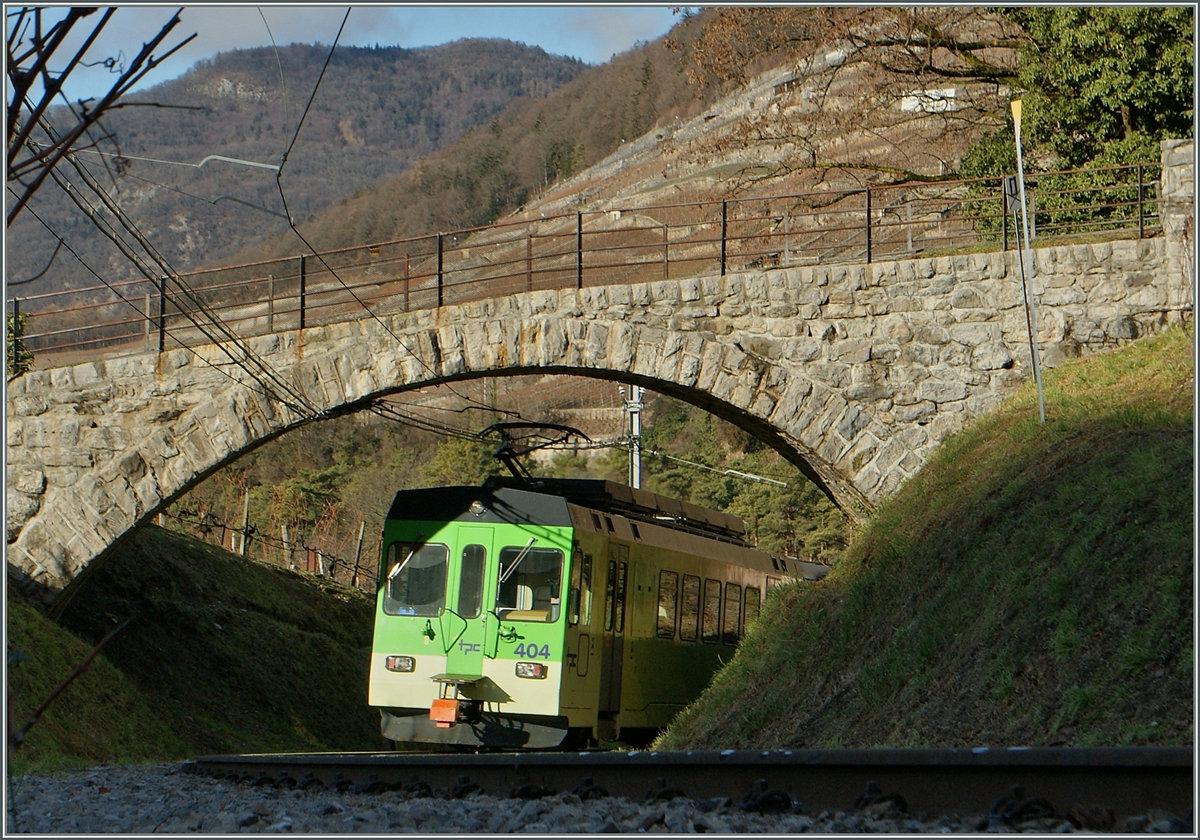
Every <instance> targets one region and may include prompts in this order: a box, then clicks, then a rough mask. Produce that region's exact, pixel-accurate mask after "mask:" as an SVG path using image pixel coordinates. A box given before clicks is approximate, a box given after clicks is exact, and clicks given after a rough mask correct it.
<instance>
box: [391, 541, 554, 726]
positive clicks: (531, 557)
mask: <svg viewBox="0 0 1200 840" xmlns="http://www.w3.org/2000/svg"><path fill="white" fill-rule="evenodd" d="M570 547H571V531H570V528H561V527H552V526H536V525H528V524H525V525H514V524H509V523H502V522H488V523H487V524H468V523H466V522H453V521H452V522H431V521H424V522H422V521H404V520H400V521H391V520H389V521H388V522H386V523H385V528H384V548H383V558H382V559H383V562H382V563H381V564H380V566H381V579H380V583H379V594H378V603H377V607H376V609H377V613H376V622H375V638H374V646H373V653H372V661H371V675H370V689H369V698H368V702H369V703H370V705H372V706H377V707H380V709H381V713H382V718H383V722H382V730H383V734H384V736H385V737H387V738H389V739H391V740H393V741H397V742H410V741H415V742H426V743H442V744H461V745H471V746H491V747H510V748H512V747H521V748H535V749H536V748H545V747H552V746H556V745H558V744H559V743H560V742H561V741H562V739H563V737H564V736H565V734H566V731H567V721H566V719H565V718H564V717H563V716H562V715H560V713H559V687H560V682H561V679H562V668H561V667H560V663H561V661H562V651H563V628H564V623H565V622H564V620H563V616H562V603H561V589H562V581H563V579H564V576H565V575H566V574H567V558H568V557H569V554H570Z"/></svg>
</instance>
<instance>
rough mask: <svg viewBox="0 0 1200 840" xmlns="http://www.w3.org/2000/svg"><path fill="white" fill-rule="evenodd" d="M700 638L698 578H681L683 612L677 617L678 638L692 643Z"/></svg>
mask: <svg viewBox="0 0 1200 840" xmlns="http://www.w3.org/2000/svg"><path fill="white" fill-rule="evenodd" d="M699 636H700V578H698V577H696V576H695V575H684V576H683V611H682V613H681V614H680V616H679V638H680V639H682V640H683V641H685V642H694V641H696V639H697V638H699Z"/></svg>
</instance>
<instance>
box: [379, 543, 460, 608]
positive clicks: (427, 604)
mask: <svg viewBox="0 0 1200 840" xmlns="http://www.w3.org/2000/svg"><path fill="white" fill-rule="evenodd" d="M449 555H450V552H449V549H448V548H447V547H446V546H444V545H438V544H437V543H423V544H421V545H412V544H411V543H392V544H391V545H389V546H388V550H387V569H388V573H387V580H386V582H385V583H386V585H385V587H384V597H383V611H384V612H385V613H387V614H388V615H426V616H436V615H437V614H438V610H440V609H441V608H442V607H443V606H445V603H446V570H447V568H448V566H449V563H448V562H447V561H448V559H449Z"/></svg>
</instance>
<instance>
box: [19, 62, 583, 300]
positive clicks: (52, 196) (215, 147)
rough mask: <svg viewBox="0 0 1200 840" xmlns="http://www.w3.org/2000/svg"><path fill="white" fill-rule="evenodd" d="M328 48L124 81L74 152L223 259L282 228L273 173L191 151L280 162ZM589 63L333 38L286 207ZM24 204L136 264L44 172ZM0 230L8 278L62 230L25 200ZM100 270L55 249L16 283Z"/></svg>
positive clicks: (96, 262)
mask: <svg viewBox="0 0 1200 840" xmlns="http://www.w3.org/2000/svg"><path fill="white" fill-rule="evenodd" d="M328 55H329V48H328V47H327V46H322V45H319V44H313V45H306V44H293V45H290V46H284V47H280V48H279V50H278V52H276V50H274V49H272V48H269V47H268V48H261V49H249V50H235V51H232V52H226V53H221V54H219V55H217V56H215V57H213V58H211V59H208V60H205V61H202V62H200V63H198V64H197V65H196V66H195V67H193V68H192V69H191V70H190V71H188V72H187V73H185V74H184V75H182V76H180V77H179V78H177V79H174V80H171V81H168V82H164V83H163V84H160V85H157V86H155V87H153V88H151V89H149V90H147V91H145V92H142V93H138V94H134V95H131V96H129V97H128V98H127V101H128V102H130V103H132V104H131V105H130V106H128V107H123V108H121V109H120V110H116V111H113V112H111V114H110V115H109V116H108V117H106V118H105V120H104V122H103V125H104V129H105V130H106V132H107V136H108V138H109V139H106V140H104V141H102V142H101V143H100V145H99V148H100V149H101V150H102V151H103V152H104V155H100V154H97V153H95V152H94V151H93V152H88V151H83V152H80V153H79V155H78V158H79V160H80V161H81V162H83V163H86V164H87V166H88V168H89V169H90V170H92V172H93V173H95V175H96V177H97V178H98V179H100V180H101V181H102V182H103V183H104V184H105V186H107V187H110V188H111V190H112V191H113V194H114V195H115V196H116V197H117V199H118V201H120V203H121V206H122V207H123V209H124V210H126V211H127V212H128V214H129V216H130V218H131V219H133V221H134V222H135V223H136V224H137V225H138V226H139V227H140V228H141V230H142V231H143V233H145V234H146V236H147V237H148V238H149V239H150V241H152V242H153V243H154V244H155V246H156V247H157V248H158V249H159V250H160V251H162V253H163V254H164V255H165V256H166V257H167V258H168V259H169V260H170V262H171V264H172V266H173V267H174V268H176V269H177V270H180V271H184V270H187V269H189V268H192V267H195V266H197V265H200V264H221V263H223V262H225V261H227V260H228V259H229V258H230V256H231V255H232V254H234V253H235V252H237V251H238V250H240V249H244V248H245V247H246V246H247V245H248V244H250V243H253V242H257V241H258V240H260V239H261V238H263V237H268V236H272V235H275V234H278V233H280V232H281V231H286V230H287V222H286V219H285V218H284V217H283V216H282V215H281V214H282V213H283V202H282V200H281V198H280V194H279V189H278V187H277V185H276V179H275V173H274V172H273V171H271V170H269V169H263V168H259V167H248V166H244V165H240V164H230V163H226V162H222V161H209V162H208V163H206V164H205V165H204V166H203V167H202V168H199V169H197V168H195V166H193V165H194V164H197V163H199V162H200V161H201V160H203V159H204V158H206V157H208V156H209V155H221V156H224V157H229V158H237V159H240V160H245V161H252V162H256V163H265V164H270V165H272V166H275V165H278V164H279V162H280V158H281V156H282V154H283V152H284V150H285V149H286V148H287V146H288V143H289V142H291V140H292V137H293V136H295V134H296V130H297V126H298V124H299V121H300V118H301V115H302V114H304V109H305V105H306V104H307V102H308V99H309V97H310V95H311V94H312V92H313V87H314V85H315V84H316V81H317V77H318V74H319V73H320V71H321V67H322V65H323V64H324V62H325V59H326V57H327V56H328ZM584 67H585V65H584V64H583V63H582V62H579V61H577V60H575V59H569V58H564V57H562V56H552V55H548V54H547V53H545V52H544V51H543V50H541V49H540V48H537V47H528V46H525V45H524V44H516V43H512V42H510V41H503V40H482V39H472V40H462V41H456V42H454V43H450V44H445V45H442V46H438V47H425V48H420V49H402V48H399V47H376V48H374V49H371V48H359V47H339V48H338V49H337V50H336V51H335V52H334V54H333V59H332V60H331V62H330V65H329V69H328V70H327V71H326V73H325V76H324V78H323V79H322V81H321V85H320V89H319V90H318V91H317V95H316V98H315V99H314V100H313V103H312V107H311V109H310V110H309V112H308V114H307V116H306V117H305V119H304V123H303V129H302V131H301V133H300V134H299V136H298V137H297V140H296V145H295V147H294V148H293V149H292V151H291V153H290V155H289V157H288V162H287V165H286V167H285V168H284V174H283V178H282V184H283V187H284V189H285V191H286V195H287V202H288V207H289V209H290V211H291V213H292V216H293V217H294V218H296V219H297V220H298V221H303V220H305V219H308V218H309V217H311V216H313V215H314V214H319V213H321V212H322V211H323V210H325V209H326V208H328V207H329V206H330V205H332V204H334V203H336V202H337V201H338V200H340V199H342V198H345V197H347V196H351V195H353V194H354V193H355V192H356V191H360V190H364V189H368V188H371V187H373V186H374V185H376V184H378V183H380V182H382V181H386V180H387V179H389V178H391V177H393V176H395V175H396V174H398V173H400V172H402V171H404V170H405V169H407V168H408V167H410V166H411V165H412V164H413V163H414V162H415V161H417V160H418V159H419V158H421V157H423V156H425V155H428V154H430V153H431V152H434V151H436V150H437V149H440V148H442V147H445V146H446V145H448V144H451V143H453V142H454V141H455V140H457V139H458V138H459V137H461V136H462V134H463V133H464V132H465V131H468V130H470V129H471V128H473V127H476V126H481V125H486V124H488V122H490V121H491V120H493V119H494V118H495V117H496V115H497V114H499V113H501V112H502V111H503V110H504V108H505V107H506V106H508V105H509V104H510V103H511V102H512V101H513V100H515V99H540V98H542V97H544V96H545V95H546V94H547V93H548V92H550V91H551V90H554V89H555V88H557V87H559V86H561V85H562V84H564V83H565V82H568V81H570V80H571V79H573V78H575V76H577V75H578V74H579V73H580V72H581V71H582V70H583V69H584ZM150 103H153V104H154V105H156V106H162V105H166V106H172V107H168V108H163V107H149V104H150ZM137 106H145V107H137ZM175 106H183V107H182V108H180V107H175ZM62 117H63V115H62V114H61V113H60V114H59V115H58V118H59V119H61V118H62ZM54 119H55V118H54V117H53V116H52V117H51V122H53V121H54ZM151 159H153V160H151ZM156 161H173V162H176V163H177V164H178V163H182V164H189V165H187V166H180V165H172V164H170V163H162V162H156ZM246 204H250V205H254V206H253V207H248V206H246ZM31 207H32V209H33V210H34V211H36V212H37V214H38V215H40V216H41V217H42V218H44V219H46V221H47V222H48V223H49V224H50V226H51V227H53V229H54V231H55V233H57V234H58V235H60V236H63V237H64V238H65V239H67V240H68V242H69V243H70V244H71V246H72V247H73V248H75V249H76V250H77V251H79V253H80V254H81V255H82V256H83V258H84V259H85V260H86V261H87V263H88V264H89V265H90V266H91V267H92V268H93V269H95V270H96V271H97V272H98V273H100V274H101V275H102V276H104V277H105V278H106V279H120V278H123V277H126V276H130V271H131V270H132V269H131V267H130V265H129V263H128V261H127V260H125V259H124V258H123V257H121V256H120V254H119V253H118V252H117V251H116V249H115V247H113V246H112V245H111V243H109V242H108V240H106V239H103V238H102V237H100V236H99V234H98V233H97V231H96V230H95V228H94V227H93V226H92V224H91V222H90V221H88V219H86V218H85V217H84V216H83V215H82V214H81V213H80V212H79V210H78V209H77V208H76V207H75V205H73V204H72V203H71V202H70V201H69V200H67V199H66V198H65V197H64V196H63V195H62V194H61V193H60V192H59V191H58V189H57V188H56V187H54V186H53V184H52V183H49V182H48V186H46V187H45V188H44V189H42V190H41V191H40V192H39V193H38V195H37V198H36V199H35V201H34V203H33V204H32V205H31ZM9 235H10V237H11V238H12V240H16V241H21V242H22V243H23V245H24V247H22V248H19V249H17V248H9V249H7V257H8V278H9V280H10V281H12V280H19V279H23V278H24V277H29V276H32V275H33V274H36V273H37V272H38V271H39V270H40V269H41V267H42V266H44V265H45V263H46V261H47V259H48V258H49V257H50V254H51V253H52V252H53V250H54V246H55V244H56V241H55V239H54V237H53V236H52V235H51V234H50V233H49V232H47V231H46V230H45V228H43V227H42V226H41V225H40V224H39V223H38V222H37V221H36V220H35V219H34V218H33V217H32V216H30V215H29V214H26V215H25V216H23V217H19V219H18V221H17V223H16V224H15V225H14V226H13V227H12V228H11V229H10V230H9ZM96 282H98V281H97V280H96V279H95V277H93V276H92V275H91V274H90V273H88V272H87V271H86V270H84V268H83V267H82V266H81V265H80V264H79V263H78V261H76V260H74V259H73V258H70V257H68V256H66V255H60V259H59V260H58V261H57V262H56V263H55V265H54V267H53V270H52V271H51V272H49V273H48V274H47V275H46V277H45V278H43V280H42V281H41V282H40V283H38V284H33V285H31V286H29V287H26V288H25V289H23V293H25V294H28V293H32V292H36V291H39V290H42V289H45V288H51V287H53V288H61V287H63V286H69V285H72V284H74V285H93V284H95V283H96Z"/></svg>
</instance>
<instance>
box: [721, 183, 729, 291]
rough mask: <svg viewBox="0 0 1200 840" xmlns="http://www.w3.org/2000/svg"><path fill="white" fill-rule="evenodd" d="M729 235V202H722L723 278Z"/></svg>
mask: <svg viewBox="0 0 1200 840" xmlns="http://www.w3.org/2000/svg"><path fill="white" fill-rule="evenodd" d="M728 233H729V202H728V201H722V202H721V276H722V277H724V276H725V237H726V235H727V234H728Z"/></svg>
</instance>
